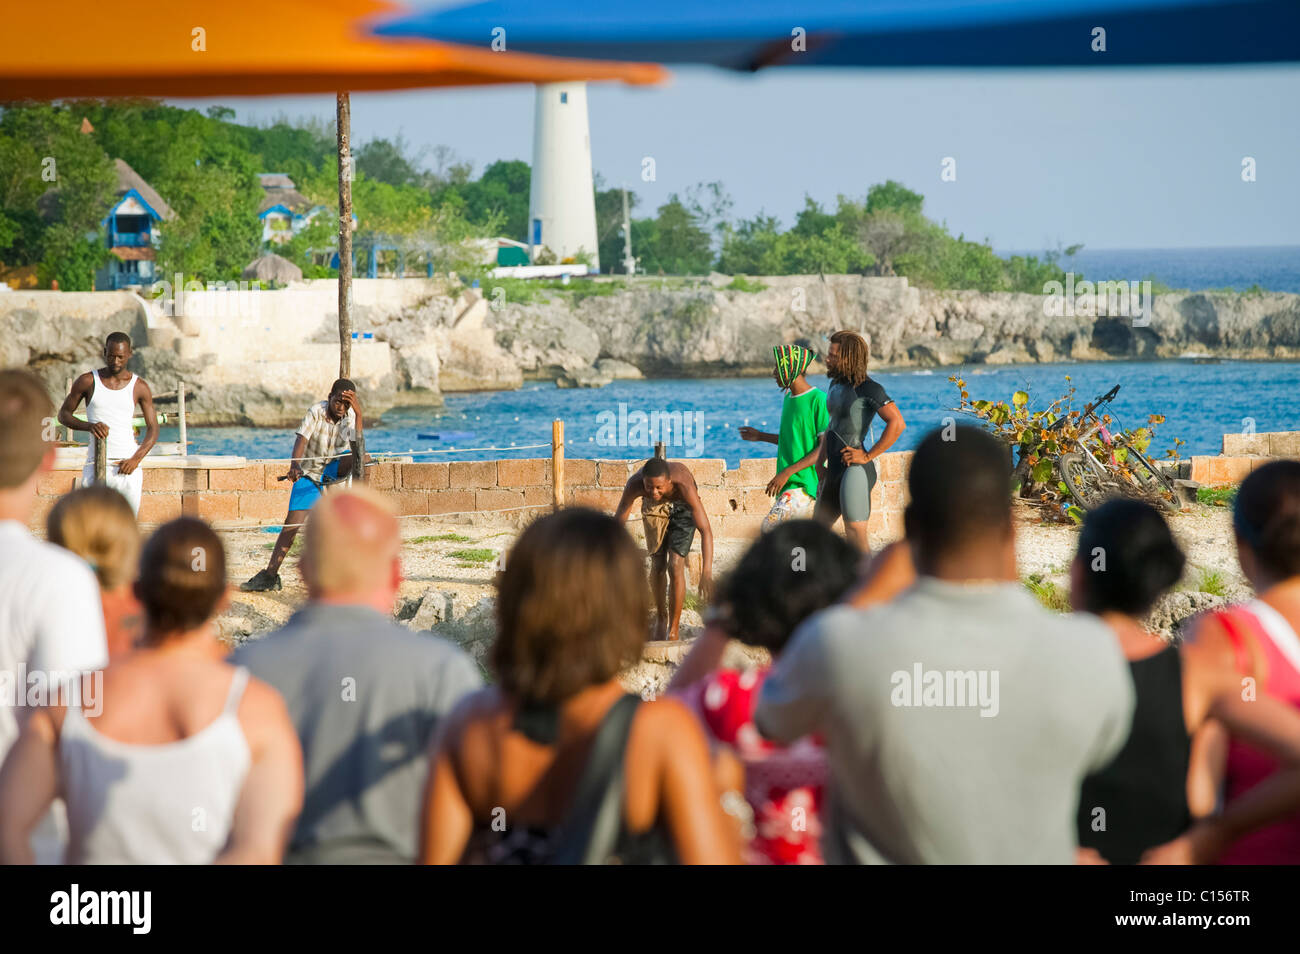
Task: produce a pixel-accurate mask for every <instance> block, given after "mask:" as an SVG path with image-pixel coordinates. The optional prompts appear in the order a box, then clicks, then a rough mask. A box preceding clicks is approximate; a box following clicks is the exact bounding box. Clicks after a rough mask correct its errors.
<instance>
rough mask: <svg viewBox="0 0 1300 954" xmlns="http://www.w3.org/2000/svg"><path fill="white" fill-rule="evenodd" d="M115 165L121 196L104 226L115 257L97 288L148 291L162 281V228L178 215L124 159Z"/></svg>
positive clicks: (97, 281)
mask: <svg viewBox="0 0 1300 954" xmlns="http://www.w3.org/2000/svg"><path fill="white" fill-rule="evenodd" d="M113 163H114V165H115V166H116V167H117V192H116V194H115V197H114V199H113V205H112V206H111V207H110V208H109V210H108V215H107V216H105V217H104V219H103V221H102V222H100V227H101V229H102V230H103V239H104V243H105V245H107V247H108V250H109V251H110V252H111V253H112V257H111V258H110V259H109V260H108V263H107V264H106V265H105V266H104V267H103V268H101V269H100V270H99V271H98V272H96V273H95V288H96V290H100V291H102V290H116V289H119V288H126V287H128V286H132V285H139V286H141V287H144V288H148V287H149V286H150V285H152V284H153V283H154V282H155V281H157V280H158V278H159V276H156V275H155V273H154V265H155V263H156V262H157V259H158V253H157V249H158V245H159V243H160V242H161V241H162V232H161V231H160V226H161V225H162V223H163V222H167V221H170V220H171V219H174V218H175V217H176V213H174V212H173V211H172V210H171V207H170V206H168V205H167V203H166V202H164V201H163V198H162V196H160V195H159V194H158V193H157V192H155V191H154V189H153V187H152V186H151V185H149V183H147V182H145V181H144V179H142V178H140V175H139V174H138V173H137V172H136V171H135V170H134V169H132V168H131V167H130V166H129V165H127V164H126V163H125V162H123V161H122V160H121V159H114V160H113Z"/></svg>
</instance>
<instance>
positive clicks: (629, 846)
mask: <svg viewBox="0 0 1300 954" xmlns="http://www.w3.org/2000/svg"><path fill="white" fill-rule="evenodd" d="M649 612H650V606H649V593H648V592H647V589H646V585H645V570H644V561H643V556H642V553H641V551H640V550H639V549H638V548H637V545H636V544H635V543H634V542H633V540H632V538H631V537H630V536H629V535H628V534H627V532H626V531H625V530H624V529H623V528H622V527H621V526H620V525H619V523H618V522H617V521H616V520H614V518H612V517H610V516H609V515H608V514H602V513H597V512H596V511H594V510H588V509H585V508H573V509H569V510H562V511H560V512H559V513H556V514H552V515H550V516H546V517H543V518H541V519H540V520H538V521H536V522H535V523H533V524H532V525H530V526H529V527H528V529H526V530H525V531H524V532H523V533H522V534H520V536H519V539H518V540H517V541H516V542H515V545H514V547H513V549H512V550H511V551H510V555H509V557H508V558H507V560H506V569H505V571H504V572H503V573H502V574H501V577H500V584H499V592H498V595H497V640H496V643H495V644H494V646H493V648H492V656H491V661H492V668H493V669H494V670H495V672H496V676H497V684H496V685H495V686H493V687H491V688H489V689H485V690H483V691H482V692H478V693H474V694H472V695H470V696H469V697H467V698H466V699H464V700H463V701H462V702H461V703H460V705H459V706H457V708H456V709H455V710H454V711H453V712H452V714H451V716H450V717H449V718H448V719H447V720H446V721H445V722H444V724H443V725H442V726H440V728H439V734H438V738H437V740H436V741H435V743H434V746H433V748H434V753H433V760H432V767H431V770H430V774H429V780H428V782H427V784H426V788H425V797H424V812H423V826H422V834H421V839H420V840H421V846H422V849H421V858H422V860H423V861H424V862H425V863H429V864H456V863H458V862H469V863H475V862H478V863H491V864H604V863H608V862H610V861H618V862H621V863H623V864H641V863H661V862H671V861H680V862H682V863H686V864H730V863H735V862H736V861H738V860H739V851H738V846H737V844H736V840H735V836H734V834H733V833H732V831H731V830H729V828H728V826H727V821H726V817H725V815H724V814H723V811H722V807H721V803H720V798H719V793H718V790H717V788H716V787H715V785H714V782H713V778H712V776H711V772H710V767H709V756H708V746H707V745H706V744H705V740H704V735H703V733H702V732H701V731H700V728H699V726H698V725H697V724H696V722H695V720H694V719H693V717H692V716H691V714H690V711H689V710H688V709H687V708H686V707H685V706H683V705H682V704H681V703H680V702H677V701H676V700H672V699H661V700H657V701H654V702H647V703H642V702H641V699H640V698H639V697H638V696H635V695H629V694H628V693H627V692H626V691H625V690H624V689H623V687H622V686H621V685H620V683H619V680H618V675H619V673H620V672H621V671H622V670H623V669H625V668H626V667H627V666H629V665H631V664H633V663H635V662H637V661H638V660H640V658H641V648H642V645H643V644H644V641H645V635H644V634H645V626H646V620H647V618H648V616H649Z"/></svg>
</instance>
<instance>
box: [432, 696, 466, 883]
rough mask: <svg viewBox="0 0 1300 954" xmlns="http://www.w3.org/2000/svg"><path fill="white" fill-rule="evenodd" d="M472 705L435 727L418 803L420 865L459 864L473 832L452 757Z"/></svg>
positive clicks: (464, 701)
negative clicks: (425, 777)
mask: <svg viewBox="0 0 1300 954" xmlns="http://www.w3.org/2000/svg"><path fill="white" fill-rule="evenodd" d="M473 705H474V702H473V701H472V700H471V699H468V698H467V699H464V700H462V701H461V703H460V705H458V706H457V707H456V708H455V709H454V710H452V713H451V714H450V715H449V716H448V717H447V718H446V719H445V720H444V721H443V723H442V725H441V726H439V728H438V733H437V735H436V736H435V737H434V740H433V744H432V745H431V747H430V750H431V752H432V753H433V755H432V758H431V759H430V760H429V775H428V778H427V779H426V780H425V783H424V796H423V798H422V799H421V801H420V805H421V809H420V859H419V860H420V864H422V865H454V864H458V863H459V862H460V859H461V857H462V856H463V855H464V854H465V848H466V846H467V845H468V844H469V839H470V836H471V835H472V834H473V833H474V812H473V809H471V808H470V805H469V802H468V801H467V800H466V798H465V793H464V791H463V790H462V789H461V787H460V778H459V776H458V775H457V772H456V762H455V758H454V754H455V751H456V748H457V746H459V745H460V739H461V735H462V732H463V727H464V724H465V719H466V718H468V714H469V712H470V711H471V707H472V706H473Z"/></svg>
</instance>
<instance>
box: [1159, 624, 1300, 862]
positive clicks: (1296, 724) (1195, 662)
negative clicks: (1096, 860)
mask: <svg viewBox="0 0 1300 954" xmlns="http://www.w3.org/2000/svg"><path fill="white" fill-rule="evenodd" d="M1216 627H1217V628H1218V629H1221V628H1222V624H1220V623H1218V622H1217V621H1206V624H1203V625H1202V626H1201V627H1199V632H1198V633H1197V638H1195V639H1193V640H1190V641H1188V642H1187V643H1185V644H1184V646H1183V648H1182V650H1181V653H1182V659H1183V683H1184V687H1185V688H1184V694H1185V696H1186V698H1187V702H1188V708H1189V709H1190V710H1191V711H1190V712H1189V713H1188V715H1189V716H1190V718H1191V719H1193V720H1195V721H1194V722H1193V724H1192V725H1190V726H1189V728H1190V729H1192V730H1198V729H1200V727H1201V725H1203V724H1204V723H1205V722H1206V721H1207V720H1213V721H1214V722H1217V723H1219V724H1220V725H1222V726H1223V728H1224V729H1225V730H1226V731H1227V733H1228V734H1229V735H1230V736H1232V737H1235V738H1238V739H1241V740H1242V741H1244V742H1247V743H1249V744H1250V745H1252V746H1253V747H1255V748H1257V749H1260V750H1262V751H1264V752H1266V753H1268V754H1269V755H1272V756H1273V757H1274V758H1276V759H1277V760H1278V762H1279V763H1281V764H1280V765H1279V767H1278V770H1277V771H1276V772H1274V773H1272V774H1271V775H1269V776H1268V777H1267V778H1265V779H1264V780H1263V781H1262V782H1260V783H1259V784H1258V785H1255V786H1254V787H1253V788H1251V789H1250V790H1249V791H1247V792H1245V793H1244V794H1242V795H1241V796H1240V797H1238V798H1236V799H1234V800H1233V801H1232V802H1231V803H1229V804H1228V805H1227V806H1226V807H1225V808H1224V810H1223V813H1222V814H1221V815H1217V816H1210V817H1206V818H1202V819H1201V820H1200V821H1198V822H1196V823H1195V824H1194V825H1192V827H1191V828H1189V829H1188V830H1187V831H1186V832H1185V833H1184V834H1183V835H1181V836H1180V837H1178V838H1175V839H1174V840H1173V841H1170V842H1167V843H1166V844H1164V845H1160V846H1158V847H1156V848H1153V849H1151V850H1150V851H1149V852H1147V854H1146V855H1144V856H1143V858H1142V860H1143V862H1144V863H1151V864H1209V863H1211V862H1213V861H1214V860H1215V859H1217V858H1218V856H1219V855H1220V854H1222V853H1223V851H1224V849H1226V848H1227V847H1228V846H1229V845H1231V844H1232V843H1233V842H1234V841H1236V840H1237V839H1238V838H1240V837H1241V836H1243V835H1245V834H1247V833H1249V832H1252V831H1254V830H1255V829H1257V828H1262V827H1263V826H1265V825H1268V824H1270V823H1271V822H1274V821H1277V820H1278V819H1280V818H1282V817H1285V816H1287V815H1291V814H1293V813H1294V812H1296V811H1297V810H1298V809H1300V712H1297V711H1296V710H1295V709H1294V708H1293V707H1291V706H1290V705H1287V704H1286V703H1284V702H1282V701H1280V700H1278V699H1276V698H1274V697H1272V696H1269V695H1266V694H1263V693H1260V694H1259V695H1258V696H1257V697H1253V698H1250V699H1245V698H1243V695H1244V693H1243V691H1242V685H1241V679H1242V674H1241V673H1239V672H1238V671H1237V669H1236V666H1235V665H1233V666H1230V667H1225V666H1223V665H1222V657H1221V649H1222V647H1219V646H1216V645H1215V642H1216V636H1217V633H1216V632H1215V628H1216Z"/></svg>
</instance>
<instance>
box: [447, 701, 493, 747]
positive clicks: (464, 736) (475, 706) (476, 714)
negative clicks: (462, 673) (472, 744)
mask: <svg viewBox="0 0 1300 954" xmlns="http://www.w3.org/2000/svg"><path fill="white" fill-rule="evenodd" d="M507 707H508V703H507V702H506V699H505V697H504V696H503V695H502V693H501V690H500V689H498V688H496V687H495V686H488V687H486V688H483V689H479V690H477V691H475V692H471V693H468V694H467V695H465V696H463V697H462V698H461V700H460V701H459V702H457V703H456V705H455V706H454V707H453V708H452V710H451V712H449V713H447V716H446V718H445V719H444V720H443V724H442V728H441V733H440V734H442V735H443V737H444V738H445V739H447V741H448V742H449V743H450V745H451V746H452V747H453V748H459V747H460V746H461V745H462V744H464V743H465V742H466V740H473V741H478V740H486V735H487V734H488V733H490V732H491V731H493V728H494V727H495V724H496V722H497V721H498V720H499V719H500V717H501V714H502V713H503V712H504V711H505V709H506V708H507Z"/></svg>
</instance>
